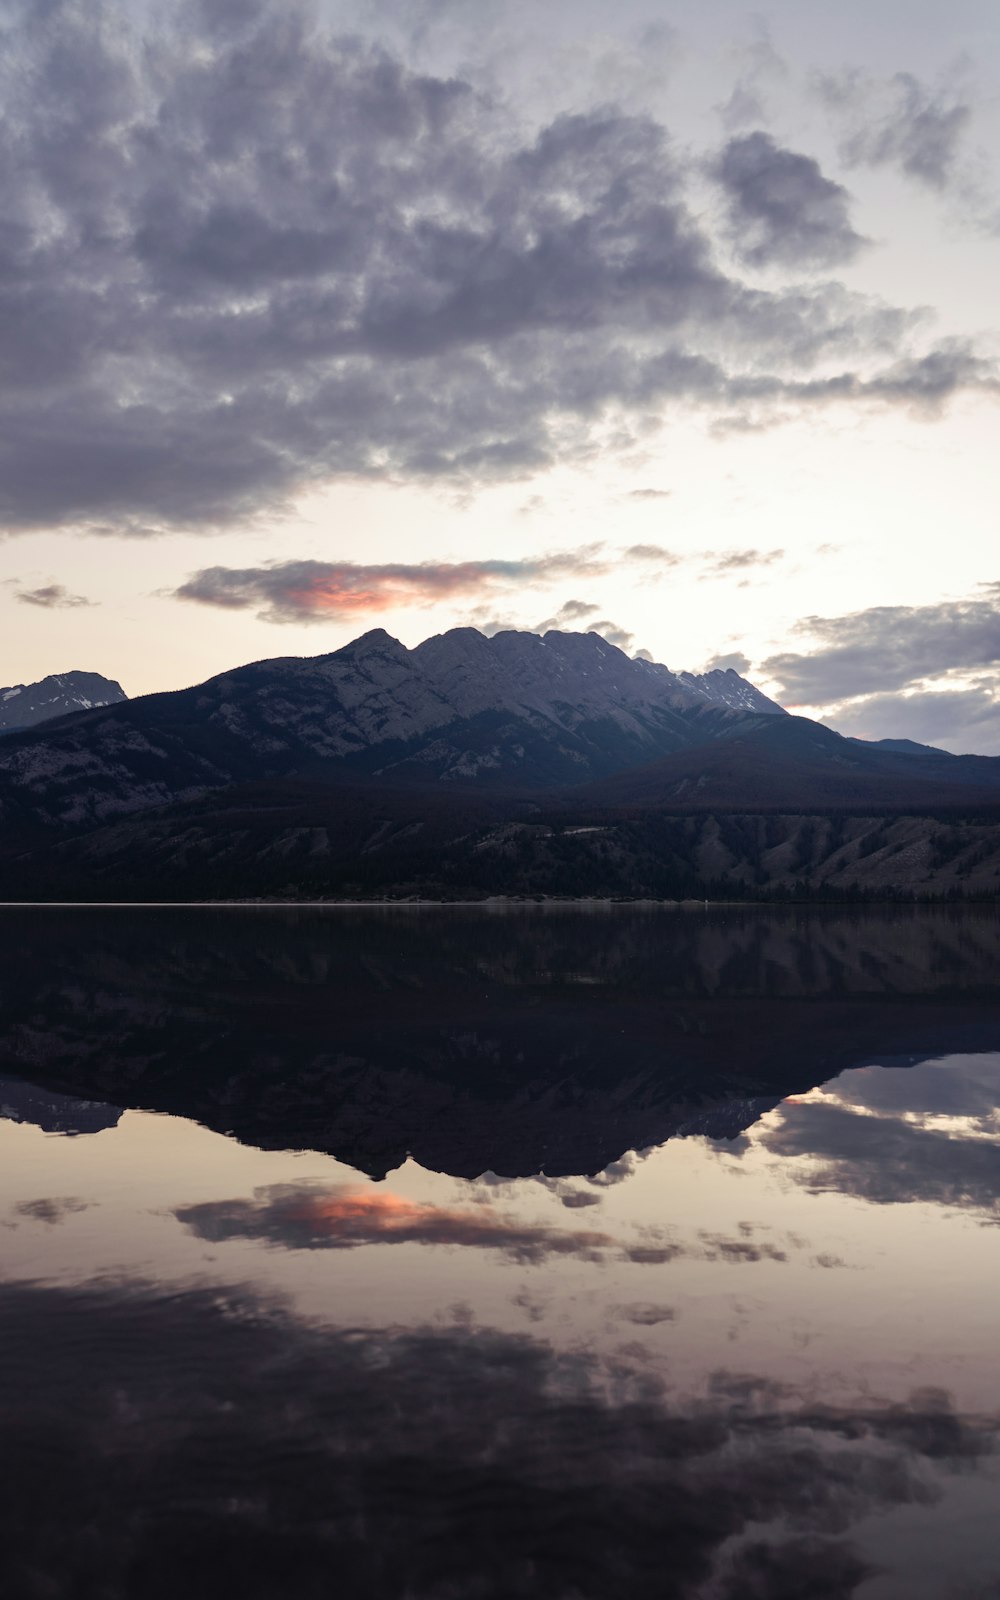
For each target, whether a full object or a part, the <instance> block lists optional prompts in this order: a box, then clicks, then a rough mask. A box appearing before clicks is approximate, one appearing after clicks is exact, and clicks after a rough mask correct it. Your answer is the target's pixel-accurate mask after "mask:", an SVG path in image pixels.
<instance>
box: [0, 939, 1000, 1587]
mask: <svg viewBox="0 0 1000 1600" xmlns="http://www.w3.org/2000/svg"><path fill="white" fill-rule="evenodd" d="M0 937H2V939H3V950H4V963H3V969H2V974H0V1075H2V1078H0V1112H2V1116H3V1120H2V1121H0V1224H2V1227H0V1412H2V1423H3V1432H4V1436H5V1437H4V1450H3V1455H2V1459H3V1461H4V1467H3V1472H4V1479H5V1481H4V1493H3V1495H2V1496H0V1538H2V1548H3V1551H4V1557H3V1564H4V1568H5V1573H4V1575H3V1582H0V1592H4V1593H7V1592H9V1593H11V1594H12V1595H16V1596H21V1595H25V1596H31V1597H34V1596H36V1595H37V1596H39V1597H41V1596H49V1595H59V1596H60V1597H62V1596H64V1595H68V1596H76V1595H80V1596H86V1597H88V1600H89V1597H90V1596H91V1595H93V1596H95V1597H96V1596H100V1597H101V1600H105V1597H112V1600H113V1597H117V1596H132V1595H139V1594H141V1595H143V1596H144V1597H145V1596H153V1597H157V1596H160V1595H163V1596H168V1595H169V1596H171V1597H173V1596H176V1595H178V1594H188V1595H191V1596H193V1597H200V1596H202V1595H205V1596H208V1595H212V1596H216V1595H219V1594H221V1593H230V1592H232V1593H240V1594H242V1595H244V1596H249V1597H256V1596H261V1597H263V1596H281V1597H282V1600H284V1597H285V1596H291V1597H297V1596H305V1597H312V1596H321V1595H322V1596H327V1595H332V1594H337V1595H344V1596H354V1595H358V1596H365V1597H381V1596H393V1597H395V1596H399V1597H400V1600H402V1597H403V1596H407V1597H415V1600H425V1597H427V1600H431V1597H433V1600H452V1597H466V1596H468V1597H480V1596H483V1597H489V1600H493V1597H496V1600H501V1597H508V1596H531V1597H536V1596H537V1597H539V1600H541V1597H543V1596H544V1597H546V1600H550V1597H565V1600H578V1597H585V1600H591V1597H594V1600H597V1597H601V1600H605V1597H607V1596H616V1595H619V1594H622V1595H624V1594H634V1595H637V1596H639V1597H642V1596H645V1595H650V1596H653V1595H655V1596H658V1597H659V1596H675V1595H676V1596H679V1597H680V1596H683V1597H695V1596H697V1597H706V1600H709V1597H713V1600H714V1597H722V1600H735V1597H737V1596H739V1597H743V1596H751V1597H765V1600H783V1597H789V1596H795V1597H798V1596H803V1597H805V1596H809V1597H812V1596H816V1597H821V1600H822V1597H827V1596H829V1597H836V1596H855V1595H856V1596H858V1597H860V1600H897V1597H899V1600H903V1597H910V1596H912V1597H915V1600H921V1597H924V1596H926V1597H927V1600H931V1597H935V1600H937V1597H939V1596H947V1597H950V1596H954V1597H955V1600H970V1597H971V1600H976V1597H979V1600H981V1597H985V1596H995V1595H997V1594H1000V1549H998V1543H997V1537H996V1509H997V1504H998V1479H1000V1473H998V1470H997V1468H998V1457H997V1455H996V1444H997V1438H998V1433H1000V1395H998V1381H997V1361H996V1356H995V1346H996V1342H997V1335H996V1329H997V1325H998V1321H1000V1318H998V1312H1000V1289H998V1277H1000V1275H998V1270H997V1269H998V1241H1000V1233H998V1227H997V1225H998V1222H1000V1205H998V1197H1000V1112H998V1106H1000V917H998V916H997V914H996V913H995V912H993V911H990V910H986V909H982V910H961V911H959V910H956V911H954V912H949V911H936V912H930V911H923V910H905V911H904V910H899V911H884V912H883V911H878V912H874V911H869V912H864V913H861V912H850V913H849V912H841V911H824V912H822V913H817V912H807V911H803V910H796V909H795V908H786V909H782V910H780V911H774V912H767V911H752V912H750V911H748V912H726V911H721V910H710V911H707V912H705V911H671V910H663V909H652V908H651V909H648V910H641V909H636V908H622V909H613V908H603V909H602V908H595V909H593V910H592V911H590V912H583V911H579V910H571V909H568V908H554V909H551V910H547V909H539V910H525V911H520V910H518V911H507V912H501V911H494V912H489V911H483V910H476V909H473V908H463V909H460V910H422V911H414V910H404V911H381V910H378V909H374V908H369V909H365V910H359V911H357V912H349V911H336V912H334V911H323V910H303V911H301V912H287V911H274V910H267V909H263V908H261V909H254V910H235V909H232V908H219V909H218V910H211V909H204V910H197V911H182V910H162V909H158V910H149V911H128V910H116V911H111V910H107V911H100V910H94V909H87V910H79V911H57V910H39V911H18V912H13V911H8V912H2V913H0ZM4 1585H6V1587H4Z"/></svg>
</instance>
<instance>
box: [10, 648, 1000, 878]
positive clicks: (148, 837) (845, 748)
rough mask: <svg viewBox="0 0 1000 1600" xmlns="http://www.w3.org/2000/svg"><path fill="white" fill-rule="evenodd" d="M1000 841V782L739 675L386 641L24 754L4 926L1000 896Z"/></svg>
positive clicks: (294, 661) (14, 760)
mask: <svg viewBox="0 0 1000 1600" xmlns="http://www.w3.org/2000/svg"><path fill="white" fill-rule="evenodd" d="M887 815H895V816H896V817H897V819H898V827H896V831H895V832H893V833H892V835H891V837H889V836H888V835H887V834H886V831H885V827H884V825H883V819H884V818H885V817H886V816H887ZM998 819H1000V759H997V758H994V757H986V756H954V755H950V754H948V753H947V752H945V751H941V750H935V749H932V748H930V747H926V746H919V745H912V744H910V743H909V742H907V741H892V740H886V741H879V742H877V743H865V742H863V741H859V740H854V739H849V738H845V737H843V736H842V735H840V734H838V733H836V732H834V731H833V730H832V729H831V728H827V727H825V726H823V725H822V724H820V723H815V722H811V721H809V720H808V719H807V718H804V717H793V716H790V715H788V713H787V712H784V711H782V709H781V708H780V707H777V706H775V705H774V704H773V702H770V701H768V700H767V699H766V697H765V696H763V695H761V694H760V693H759V691H757V690H756V689H755V688H754V686H753V685H752V684H749V683H747V682H746V681H745V680H744V679H742V678H740V677H739V676H738V674H736V673H734V672H731V671H727V672H721V671H716V672H711V673H706V674H704V675H703V676H702V677H700V678H699V677H697V676H695V675H693V674H675V673H673V672H671V671H669V670H668V668H666V667H665V666H662V665H659V664H657V663H655V662H649V661H644V660H635V661H633V660H630V659H629V658H628V657H627V656H626V655H624V654H623V652H622V651H620V650H618V649H616V648H615V647H614V646H613V645H610V644H608V643H607V642H606V641H605V640H604V639H602V638H601V637H600V636H599V635H596V634H563V633H556V632H551V633H548V634H546V635H545V636H544V637H543V638H539V637H538V636H536V635H535V634H522V633H515V632H507V633H500V634H497V635H495V636H494V637H493V638H486V637H485V636H484V635H482V634H480V633H477V632H476V631H475V630H474V629H470V628H460V629H454V630H452V631H451V632H449V633H445V634H441V635H438V636H436V637H435V638H432V639H428V640H426V641H425V643H423V644H421V645H419V646H418V647H417V648H416V649H414V650H407V649H406V648H404V646H403V645H401V644H400V643H399V642H398V641H397V640H395V639H392V638H390V636H389V635H388V634H387V633H385V632H383V631H382V630H375V631H374V632H372V633H368V634H365V635H363V636H362V637H361V638H360V639H356V640H354V641H353V642H352V643H351V644H349V645H346V646H345V647H344V648H343V649H341V650H338V651H335V652H333V653H331V654H329V655H324V656H317V657H311V658H279V659H277V660H272V661H261V662H256V663H253V664H252V665H250V666H246V667H241V668H238V669H237V670H235V671H233V672H229V673H223V674H221V675H220V676H218V677H216V678H212V679H210V680H209V681H208V682H207V683H204V684H200V685H197V686H196V687H194V688H191V689H184V690H180V691H177V692H176V693H173V694H159V695H149V696H146V697H145V698H142V699H138V700H132V701H123V702H122V703H120V704H117V705H112V706H107V707H104V708H101V709H94V710H90V711H83V712H77V713H75V714H74V715H71V716H65V717H62V718H59V719H57V720H55V721H52V722H49V723H47V724H45V725H44V726H42V727H40V728H36V729H31V730H22V731H21V732H13V733H9V734H8V735H7V736H6V737H5V738H4V740H3V741H2V745H0V899H8V900H35V899H42V900H58V899H64V898H71V899H72V898H78V899H82V900H88V899H119V898H120V899H130V900H134V899H144V898H145V899H157V900H159V899H168V900H169V899H181V900H198V899H233V898H236V899H240V898H247V897H258V896H259V897H264V898H272V899H274V898H278V899H300V898H301V899H323V898H334V899H337V898H347V899H355V898H367V897H372V896H374V897H383V896H389V897H400V896H416V897H427V896H430V897H437V898H467V897H473V898H475V897H477V896H482V895H491V894H500V895H523V894H529V895H530V894H535V895H591V896H608V895H611V896H628V897H639V898H642V897H647V896H649V897H654V898H663V899H686V898H699V899H700V898H705V897H706V896H708V897H719V896H723V897H726V896H729V895H732V894H733V893H737V894H739V895H741V896H746V895H747V894H750V895H758V896H760V895H764V896H766V895H771V894H778V895H787V894H789V893H801V892H802V886H803V885H807V886H809V887H810V889H815V890H816V891H817V892H820V893H823V894H834V893H837V894H848V895H861V896H864V895H870V894H879V895H884V894H890V895H892V894H907V895H909V896H911V897H912V896H913V895H914V894H916V895H942V894H965V893H974V894H976V895H982V894H985V895H987V896H996V894H997V891H998V889H1000V825H998Z"/></svg>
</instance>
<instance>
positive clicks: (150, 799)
mask: <svg viewBox="0 0 1000 1600" xmlns="http://www.w3.org/2000/svg"><path fill="white" fill-rule="evenodd" d="M762 715H764V716H783V715H784V713H783V712H782V709H781V707H780V706H777V705H775V704H774V703H773V701H769V700H767V699H766V697H765V696H764V695H762V694H760V692H759V691H758V690H756V689H755V688H754V687H753V685H752V684H749V683H747V682H746V681H745V680H744V679H742V678H740V677H738V676H737V674H735V673H730V672H727V673H708V674H706V675H705V676H704V677H701V678H699V677H695V676H693V675H690V674H688V675H685V676H684V677H683V678H682V677H680V676H678V675H676V674H674V673H673V672H671V671H669V669H668V668H667V667H665V666H661V665H659V664H657V663H655V662H650V661H645V660H634V661H633V660H630V659H629V657H628V656H627V655H625V654H624V652H623V651H621V650H619V649H617V648H616V647H615V646H614V645H612V644H609V643H608V642H607V640H605V639H603V638H601V636H600V635H599V634H596V633H558V632H554V631H553V632H549V633H547V634H545V635H544V637H539V636H538V635H537V634H534V633H519V632H514V631H509V632H503V633H497V634H495V635H494V636H493V637H492V638H487V637H486V636H485V635H484V634H481V633H478V632H477V631H476V630H475V629H474V628H454V629H452V630H450V631H449V632H448V633H443V634H437V635H435V637H434V638H431V639H427V640H425V641H424V643H423V644H420V645H418V646H417V647H416V649H414V650H408V649H406V647H405V646H404V645H402V644H400V643H399V641H398V640H397V639H393V638H392V637H391V636H390V635H389V634H387V633H386V632H385V631H384V630H383V629H381V628H377V629H374V630H372V631H371V632H370V633H366V634H363V635H362V636H361V637H360V638H358V639H355V640H353V641H352V642H351V643H350V644H348V645H345V646H344V647H343V648H342V649H340V650H335V651H333V652H332V653H331V654H329V655H323V656H313V657H280V658H278V659H275V660H270V661H259V662H256V663H253V664H252V665H250V666H246V667H240V668H238V669H236V670H235V671H232V672H227V673H222V674H221V675H220V676H218V677H216V678H211V679H209V681H208V682H207V683H204V684H201V685H199V686H197V687H195V688H192V689H183V690H180V691H177V692H176V693H172V694H154V695H146V696H145V697H143V698H141V699H137V700H131V701H127V702H125V703H123V704H120V705H116V706H110V707H106V708H105V709H103V710H101V711H100V712H96V711H95V712H91V714H90V715H89V716H85V717H82V718H81V717H74V718H73V719H72V720H71V721H69V720H65V719H63V720H61V721H60V722H58V723H54V724H52V725H51V726H50V727H47V728H44V729H40V730H38V731H37V732H35V733H32V734H26V733H22V734H19V735H14V736H13V737H12V738H8V739H5V740H4V743H3V749H2V750H0V816H2V815H6V816H7V817H8V818H10V817H12V816H17V815H25V816H30V818H31V820H32V821H34V822H40V823H43V824H45V825H48V826H51V825H52V824H56V825H70V826H74V827H77V826H85V825H86V824H88V823H92V822H100V821H103V820H104V819H106V818H109V817H113V816H117V815H122V814H125V813H128V812H132V811H138V810H143V809H146V808H148V807H152V806H159V805H164V804H168V803H170V802H171V801H174V800H180V799H192V798H195V797H197V796H199V795H202V794H205V793H206V792H208V791H210V790H212V789H219V788H225V787H227V786H229V785H231V784H233V783H240V782H248V781H253V782H256V781H260V780H262V779H266V780H271V779H274V778H287V777H304V778H311V779H315V778H322V779H323V780H329V779H330V778H331V777H333V776H334V775H336V774H340V775H346V774H354V775H355V776H362V775H363V776H365V777H368V778H375V779H377V780H378V781H380V782H382V783H387V782H388V783H399V782H410V783H412V782H414V781H418V782H427V781H428V780H433V781H439V780H443V781H445V782H450V783H462V782H468V781H469V780H476V782H477V783H478V784H480V785H481V784H484V783H486V784H490V785H492V786H493V787H497V786H505V787H508V788H518V789H522V790H524V789H531V790H539V789H541V790H545V789H554V788H558V787H562V786H566V785H571V784H579V783H585V782H588V781H592V780H595V779H600V778H605V777H610V776H611V775H612V774H614V773H616V772H620V771H622V770H623V769H625V768H627V767H632V766H638V765H641V764H644V763H647V762H650V761H654V760H656V759H657V758H658V757H661V756H665V755H670V754H673V753H675V752H678V751H682V750H686V749H689V748H690V747H691V746H693V745H698V744H702V743H704V742H705V741H706V740H711V739H714V738H718V737H722V736H726V735H728V734H730V733H732V732H733V731H735V730H737V729H739V728H741V727H743V726H747V727H749V726H755V725H756V721H757V719H758V718H759V717H760V716H762Z"/></svg>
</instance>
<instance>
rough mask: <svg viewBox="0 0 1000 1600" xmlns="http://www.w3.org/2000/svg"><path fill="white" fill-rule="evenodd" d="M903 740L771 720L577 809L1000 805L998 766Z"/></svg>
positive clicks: (607, 785)
mask: <svg viewBox="0 0 1000 1600" xmlns="http://www.w3.org/2000/svg"><path fill="white" fill-rule="evenodd" d="M902 744H903V741H899V742H898V743H897V742H896V741H892V740H884V741H879V743H877V744H866V743H863V742H862V741H860V740H855V739H846V738H844V737H843V736H842V735H841V734H839V733H835V732H834V730H833V729H832V728H827V727H825V726H824V725H823V724H822V723H819V722H812V721H810V719H809V718H808V717H793V716H785V717H782V718H781V719H777V718H769V719H768V720H767V721H766V722H765V721H763V720H760V719H758V720H755V721H754V722H753V723H751V724H749V725H746V726H743V727H736V728H732V729H730V730H727V736H726V737H725V739H724V740H718V741H716V742H715V743H713V744H703V745H700V746H698V747H696V748H693V749H688V750H685V751H682V752H679V753H677V754H672V755H668V756H665V757H663V758H661V759H660V760H658V761H654V762H650V763H648V764H646V765H644V766H641V767H634V768H630V769H629V770H628V771H625V772H620V773H617V774H615V775H613V776H611V777H608V778H605V779H603V780H601V781H600V782H596V783H590V784H586V785H581V786H580V787H579V788H577V789H575V790H574V791H573V793H572V796H571V797H568V802H567V803H569V804H571V805H572V807H573V809H574V811H575V812H580V811H581V808H583V809H587V808H589V809H590V810H601V809H616V810H622V809H631V810H637V809H648V808H650V807H661V808H662V807H669V808H681V809H683V808H686V807H696V808H697V809H699V810H705V809H706V808H708V807H727V808H729V809H733V808H736V807H739V808H741V809H747V810H751V809H753V808H755V807H763V808H768V809H770V808H779V809H784V810H797V811H800V810H802V809H804V808H807V807H817V806H819V807H825V806H836V807H840V808H843V807H844V806H853V805H859V804H861V805H868V806H881V807H884V806H889V807H898V808H904V807H908V806H914V807H918V808H919V807H922V806H923V807H928V806H930V807H934V806H942V805H954V804H962V803H972V802H974V801H975V800H976V798H977V797H978V798H979V799H980V800H986V799H987V798H989V797H990V795H991V793H992V796H993V798H994V799H995V801H996V803H997V804H1000V758H998V757H996V756H954V755H950V754H949V753H948V752H947V751H944V750H935V749H932V748H931V747H930V746H923V745H914V746H913V747H912V748H911V749H905V748H900V746H901V745H902Z"/></svg>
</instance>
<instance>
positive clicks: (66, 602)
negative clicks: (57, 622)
mask: <svg viewBox="0 0 1000 1600" xmlns="http://www.w3.org/2000/svg"><path fill="white" fill-rule="evenodd" d="M14 598H15V600H20V601H21V602H22V603H23V604H24V605H27V606H42V607H44V608H45V609H46V610H48V611H55V610H64V609H72V608H73V607H75V606H92V605H93V604H94V601H93V600H88V599H87V598H86V596H85V595H82V594H71V593H70V592H69V590H68V589H66V588H64V587H63V585H62V584H61V583H46V584H44V585H43V586H42V587H41V588H40V589H18V590H17V592H16V593H15V595H14Z"/></svg>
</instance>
